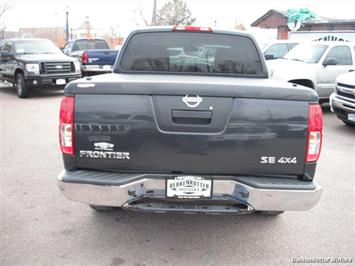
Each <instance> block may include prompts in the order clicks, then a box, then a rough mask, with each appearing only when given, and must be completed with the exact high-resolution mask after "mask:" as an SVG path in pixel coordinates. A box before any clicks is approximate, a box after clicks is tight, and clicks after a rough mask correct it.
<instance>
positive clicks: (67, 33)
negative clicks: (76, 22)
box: [65, 6, 69, 42]
mask: <svg viewBox="0 0 355 266" xmlns="http://www.w3.org/2000/svg"><path fill="white" fill-rule="evenodd" d="M65 39H66V41H67V42H68V41H69V8H68V6H67V10H66V11H65Z"/></svg>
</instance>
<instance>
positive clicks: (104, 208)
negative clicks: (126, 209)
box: [89, 204, 115, 212]
mask: <svg viewBox="0 0 355 266" xmlns="http://www.w3.org/2000/svg"><path fill="white" fill-rule="evenodd" d="M89 206H90V208H91V209H93V210H95V211H97V212H112V211H114V210H115V208H114V207H109V206H101V205H92V204H89Z"/></svg>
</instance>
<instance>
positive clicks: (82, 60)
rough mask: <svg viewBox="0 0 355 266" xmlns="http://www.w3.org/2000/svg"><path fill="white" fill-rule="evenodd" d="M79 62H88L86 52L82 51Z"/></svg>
mask: <svg viewBox="0 0 355 266" xmlns="http://www.w3.org/2000/svg"><path fill="white" fill-rule="evenodd" d="M81 62H82V63H83V64H86V63H87V62H88V53H87V52H83V54H82V55H81Z"/></svg>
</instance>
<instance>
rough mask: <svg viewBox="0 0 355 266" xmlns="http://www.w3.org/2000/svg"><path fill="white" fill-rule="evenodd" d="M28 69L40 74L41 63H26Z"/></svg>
mask: <svg viewBox="0 0 355 266" xmlns="http://www.w3.org/2000/svg"><path fill="white" fill-rule="evenodd" d="M26 70H27V72H32V73H34V74H36V75H39V64H26Z"/></svg>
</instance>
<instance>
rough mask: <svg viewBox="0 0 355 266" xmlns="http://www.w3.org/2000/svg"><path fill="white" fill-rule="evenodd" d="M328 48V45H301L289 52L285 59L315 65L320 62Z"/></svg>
mask: <svg viewBox="0 0 355 266" xmlns="http://www.w3.org/2000/svg"><path fill="white" fill-rule="evenodd" d="M327 48H328V45H325V44H315V43H311V44H308V43H307V44H299V45H297V46H296V47H295V48H293V49H292V50H291V51H290V52H288V53H287V54H286V55H285V56H284V58H285V59H289V60H296V61H302V62H305V63H310V64H314V63H318V62H319V60H320V58H321V57H322V55H323V54H324V52H325V50H327Z"/></svg>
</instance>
